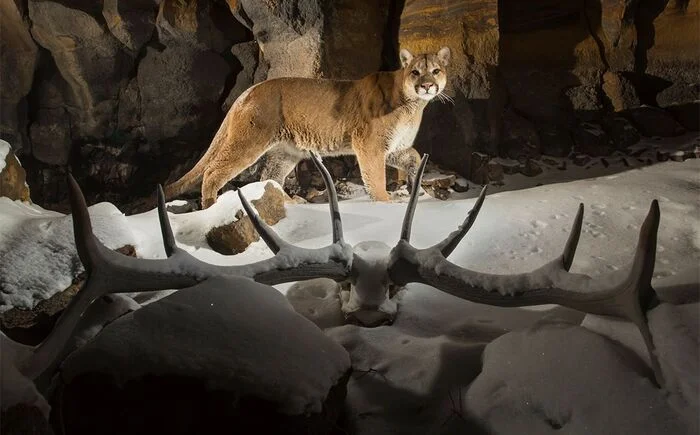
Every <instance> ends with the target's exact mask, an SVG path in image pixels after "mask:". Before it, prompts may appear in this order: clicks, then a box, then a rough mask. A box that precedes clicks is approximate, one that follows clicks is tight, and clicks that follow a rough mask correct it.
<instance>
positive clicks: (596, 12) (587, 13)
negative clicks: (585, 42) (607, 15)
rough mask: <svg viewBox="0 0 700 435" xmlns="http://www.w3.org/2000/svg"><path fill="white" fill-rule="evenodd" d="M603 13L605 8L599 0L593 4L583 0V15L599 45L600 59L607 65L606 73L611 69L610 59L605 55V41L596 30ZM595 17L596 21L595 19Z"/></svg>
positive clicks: (590, 32) (589, 31)
mask: <svg viewBox="0 0 700 435" xmlns="http://www.w3.org/2000/svg"><path fill="white" fill-rule="evenodd" d="M591 14H593V17H591ZM602 14H603V10H602V8H601V4H600V2H599V1H594V2H593V3H592V4H591V1H590V0H583V17H584V19H585V21H586V28H587V29H588V33H589V34H590V35H591V38H593V40H594V41H595V44H596V46H597V47H598V53H599V54H600V60H601V61H602V62H603V65H605V71H603V73H605V72H607V71H609V70H610V64H609V63H608V59H607V57H606V55H605V44H603V41H602V40H601V39H600V37H599V36H598V32H596V30H597V29H599V28H600V22H601V19H602ZM594 17H595V18H594ZM596 18H597V19H596ZM594 19H595V22H594V21H593V20H594Z"/></svg>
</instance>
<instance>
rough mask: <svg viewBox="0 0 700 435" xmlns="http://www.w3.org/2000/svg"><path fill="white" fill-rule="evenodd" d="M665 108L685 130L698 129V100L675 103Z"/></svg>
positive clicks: (699, 125)
mask: <svg viewBox="0 0 700 435" xmlns="http://www.w3.org/2000/svg"><path fill="white" fill-rule="evenodd" d="M665 110H666V111H667V112H668V113H670V114H671V116H673V117H674V118H675V119H676V121H678V123H679V124H680V125H681V126H683V127H684V128H685V129H686V130H690V131H698V130H700V102H698V101H695V102H693V103H685V104H675V105H672V106H668V107H665Z"/></svg>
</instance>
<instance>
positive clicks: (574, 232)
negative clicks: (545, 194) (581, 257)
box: [561, 203, 583, 272]
mask: <svg viewBox="0 0 700 435" xmlns="http://www.w3.org/2000/svg"><path fill="white" fill-rule="evenodd" d="M582 225H583V203H580V204H579V205H578V212H577V213H576V218H575V219H574V225H573V226H572V228H571V233H569V238H568V239H567V240H566V245H564V253H562V254H561V261H562V266H563V267H564V269H565V270H566V271H567V272H568V271H569V269H571V264H572V263H573V262H574V256H575V255H576V248H577V247H578V241H579V239H580V238H581V226H582Z"/></svg>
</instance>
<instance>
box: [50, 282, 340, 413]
mask: <svg viewBox="0 0 700 435" xmlns="http://www.w3.org/2000/svg"><path fill="white" fill-rule="evenodd" d="M280 361H283V362H284V363H283V364H280ZM349 368H350V361H349V357H348V355H347V353H346V352H345V351H344V350H343V348H342V347H340V346H339V345H337V344H336V343H334V342H333V341H332V340H330V339H329V338H327V337H326V336H325V335H324V334H323V332H322V331H321V330H320V329H318V328H317V327H316V326H315V325H314V324H312V323H311V322H309V321H308V320H306V319H305V318H303V317H301V316H300V315H298V314H297V313H296V312H294V311H293V310H292V308H291V306H290V304H289V302H287V299H286V298H285V297H284V296H283V295H281V294H280V293H279V292H277V291H275V290H274V289H272V288H271V287H269V286H266V285H263V284H258V283H255V282H253V281H251V280H248V279H245V278H235V277H215V278H210V279H208V280H207V281H204V282H202V283H200V284H198V285H196V286H194V287H190V288H187V289H183V290H180V291H178V292H176V293H173V294H172V295H170V296H167V297H165V298H163V299H161V300H160V301H159V302H158V303H151V304H149V305H147V306H145V307H144V308H141V309H140V310H137V311H135V312H132V313H129V314H126V315H125V316H123V317H121V318H119V319H117V320H115V321H114V322H113V323H112V324H111V325H110V326H109V328H107V329H105V330H104V331H103V332H102V333H101V334H99V335H97V337H96V338H95V339H94V340H92V341H90V342H89V343H88V344H86V345H85V346H83V347H82V348H81V349H80V350H79V351H77V352H75V353H73V354H71V356H69V357H68V359H67V360H66V361H65V363H64V366H63V368H62V372H61V373H62V376H63V378H64V380H66V381H70V380H71V379H73V378H74V377H75V376H78V375H80V374H81V373H84V372H98V373H107V374H110V375H112V376H113V378H114V379H115V381H116V382H117V384H118V385H120V384H122V383H123V382H125V381H127V380H133V379H139V378H142V377H143V376H145V375H147V374H150V375H159V374H168V375H180V376H185V377H188V378H193V379H204V380H206V381H207V383H208V385H209V386H211V387H212V388H216V389H217V390H224V391H233V392H236V393H238V394H240V395H241V396H244V397H245V396H247V395H249V394H250V395H253V396H254V397H257V398H261V399H264V400H270V401H272V402H273V403H277V404H279V407H280V408H279V410H280V412H284V413H288V414H290V415H300V414H304V413H307V412H316V413H318V412H321V410H322V405H323V401H324V400H325V398H326V395H327V394H328V392H329V391H330V389H331V387H332V386H333V385H335V384H336V383H337V382H338V380H339V379H340V378H341V377H342V376H343V375H345V373H346V372H347V370H348V369H349Z"/></svg>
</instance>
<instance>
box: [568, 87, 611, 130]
mask: <svg viewBox="0 0 700 435" xmlns="http://www.w3.org/2000/svg"><path fill="white" fill-rule="evenodd" d="M599 87H600V86H599V84H598V82H597V81H594V82H593V84H592V85H584V86H574V87H571V88H568V89H566V90H565V91H564V95H565V96H566V98H567V99H568V101H569V103H570V104H571V108H572V109H573V111H574V113H575V115H576V118H577V119H580V120H583V121H591V120H594V119H596V118H597V117H598V116H599V113H600V111H601V110H602V109H603V102H602V99H601V96H600V93H599V92H598V88H599Z"/></svg>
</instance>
